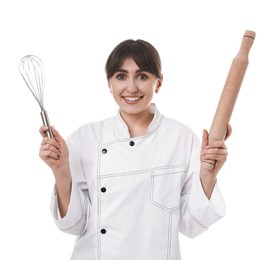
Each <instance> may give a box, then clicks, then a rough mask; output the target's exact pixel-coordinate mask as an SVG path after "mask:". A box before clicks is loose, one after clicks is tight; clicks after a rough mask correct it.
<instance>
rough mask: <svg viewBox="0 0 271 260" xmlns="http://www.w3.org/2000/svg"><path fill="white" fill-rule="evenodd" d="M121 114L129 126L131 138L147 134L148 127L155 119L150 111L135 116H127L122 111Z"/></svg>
mask: <svg viewBox="0 0 271 260" xmlns="http://www.w3.org/2000/svg"><path fill="white" fill-rule="evenodd" d="M120 114H121V116H122V118H123V120H124V122H125V123H126V125H127V126H128V129H129V133H130V136H131V137H138V136H142V135H145V134H147V129H148V126H149V124H150V123H151V121H152V119H153V114H152V113H151V112H150V110H149V109H147V110H145V111H143V112H141V113H139V114H134V115H133V114H132V115H131V114H126V113H125V112H123V111H120Z"/></svg>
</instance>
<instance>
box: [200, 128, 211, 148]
mask: <svg viewBox="0 0 271 260" xmlns="http://www.w3.org/2000/svg"><path fill="white" fill-rule="evenodd" d="M208 137H209V134H208V131H207V130H206V129H203V133H202V143H201V151H203V150H204V149H205V147H206V146H207V145H208Z"/></svg>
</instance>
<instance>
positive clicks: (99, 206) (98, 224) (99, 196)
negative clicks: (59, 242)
mask: <svg viewBox="0 0 271 260" xmlns="http://www.w3.org/2000/svg"><path fill="white" fill-rule="evenodd" d="M103 126H104V123H103V122H101V125H100V138H99V145H98V163H97V213H98V214H97V251H98V252H97V253H98V259H101V258H102V255H101V232H99V231H100V230H99V229H100V221H101V195H100V192H99V187H100V178H99V175H100V164H101V153H100V150H101V143H102V136H103Z"/></svg>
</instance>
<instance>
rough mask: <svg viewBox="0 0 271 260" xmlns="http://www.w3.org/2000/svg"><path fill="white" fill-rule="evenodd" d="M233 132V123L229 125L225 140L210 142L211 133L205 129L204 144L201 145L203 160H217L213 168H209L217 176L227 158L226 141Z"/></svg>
mask: <svg viewBox="0 0 271 260" xmlns="http://www.w3.org/2000/svg"><path fill="white" fill-rule="evenodd" d="M231 133H232V127H231V125H229V124H228V125H227V132H226V136H225V140H223V141H214V142H212V143H209V144H208V137H209V133H208V132H207V130H203V135H202V146H201V161H206V160H213V161H215V166H214V169H213V170H209V173H210V174H212V175H214V176H216V175H217V174H218V172H219V171H220V169H221V168H222V166H223V165H224V163H225V162H226V160H227V156H228V151H227V146H226V144H225V141H226V140H227V139H228V138H229V137H230V135H231Z"/></svg>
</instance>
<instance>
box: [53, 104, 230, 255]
mask: <svg viewBox="0 0 271 260" xmlns="http://www.w3.org/2000/svg"><path fill="white" fill-rule="evenodd" d="M150 109H151V112H152V113H153V114H154V117H153V120H152V122H151V124H150V125H149V127H148V131H147V134H146V135H144V136H140V137H135V138H131V137H130V134H129V131H128V128H127V126H126V124H125V122H124V121H123V119H122V118H121V115H120V113H119V112H118V113H117V116H116V117H112V118H108V119H106V120H104V121H101V122H94V123H89V124H87V125H84V126H82V127H80V128H79V129H78V130H76V131H75V132H74V133H73V134H71V135H70V136H69V138H68V140H67V144H68V147H69V151H70V166H71V173H72V193H71V200H70V205H69V208H68V212H67V214H66V216H65V217H64V218H62V219H61V218H59V217H58V214H57V212H58V205H57V195H56V191H54V194H53V197H52V203H51V210H52V214H53V216H54V219H55V223H56V225H57V227H58V228H59V229H60V230H62V231H64V232H67V233H70V234H74V235H76V236H77V238H76V241H75V247H74V250H73V254H72V257H71V259H72V260H180V259H181V256H180V249H179V236H178V234H179V233H178V232H181V233H182V234H184V235H185V236H188V237H195V236H197V235H199V234H200V233H202V232H203V231H205V230H206V229H207V228H208V227H209V226H210V225H211V224H213V223H214V222H216V221H217V220H219V219H220V218H221V217H223V216H224V213H225V203H224V200H223V198H222V195H221V193H220V190H219V188H218V185H217V184H216V185H215V187H214V190H213V193H212V196H211V198H210V200H208V198H207V197H206V196H205V194H204V191H203V189H202V186H201V183H200V179H199V169H200V149H201V145H200V142H199V140H198V138H197V137H196V136H195V134H194V133H193V132H192V131H191V130H190V129H189V128H188V127H186V126H185V125H183V124H182V123H180V122H177V121H175V120H173V119H170V118H167V117H165V116H163V115H162V114H160V113H159V111H158V109H157V108H156V107H155V105H154V104H152V105H151V107H150Z"/></svg>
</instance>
